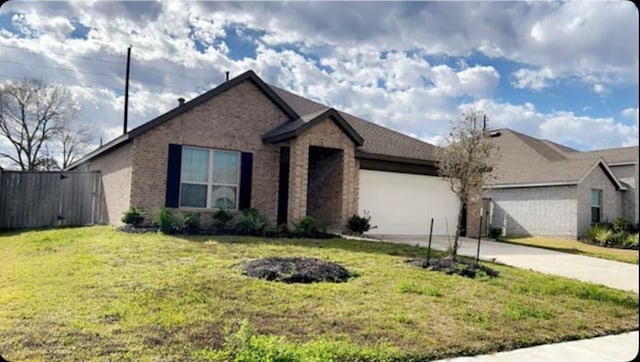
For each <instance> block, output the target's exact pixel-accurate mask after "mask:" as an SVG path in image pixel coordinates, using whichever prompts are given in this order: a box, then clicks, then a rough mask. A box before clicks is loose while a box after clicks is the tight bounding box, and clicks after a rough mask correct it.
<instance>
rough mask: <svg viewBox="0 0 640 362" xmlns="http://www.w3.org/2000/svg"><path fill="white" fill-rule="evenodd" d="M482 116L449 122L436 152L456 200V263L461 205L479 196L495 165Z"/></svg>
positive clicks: (469, 115) (453, 255)
mask: <svg viewBox="0 0 640 362" xmlns="http://www.w3.org/2000/svg"><path fill="white" fill-rule="evenodd" d="M484 118H485V115H484V113H482V112H480V111H477V110H472V111H469V112H467V113H465V114H462V115H461V117H459V118H458V120H456V121H455V122H453V121H452V122H451V123H452V127H451V130H450V131H449V134H448V136H447V137H446V138H445V144H444V146H443V147H441V148H440V149H439V150H438V160H439V172H440V175H441V176H444V177H446V178H447V179H448V180H449V186H450V187H451V190H452V191H453V192H454V193H455V194H456V196H457V197H458V201H459V204H460V208H459V210H458V222H457V226H456V233H455V236H454V239H453V244H452V245H451V246H450V253H451V258H452V260H453V262H455V261H456V257H457V252H458V247H459V245H460V243H459V240H460V233H461V231H462V228H463V225H462V221H463V211H464V206H465V205H467V204H468V202H469V201H470V200H473V199H475V198H477V197H481V196H482V186H483V182H484V180H485V179H486V177H487V176H486V175H487V173H488V171H490V170H491V169H492V167H493V165H494V163H495V155H494V153H495V152H494V148H495V145H494V144H492V143H491V142H489V140H488V138H489V137H488V133H487V131H486V130H485V127H484V126H483V120H484Z"/></svg>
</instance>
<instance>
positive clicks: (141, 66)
mask: <svg viewBox="0 0 640 362" xmlns="http://www.w3.org/2000/svg"><path fill="white" fill-rule="evenodd" d="M0 47H3V48H13V49H20V50H26V51H30V52H32V50H31V49H29V48H23V47H18V46H13V45H2V44H0ZM48 52H49V53H52V54H58V55H63V56H69V57H74V58H82V59H87V60H91V61H96V62H102V63H108V64H117V65H123V64H124V63H123V62H116V61H110V60H104V59H97V58H92V57H87V56H82V55H72V54H66V53H59V52H53V51H48ZM38 54H42V53H38ZM133 60H134V61H135V59H133ZM0 62H11V63H14V64H23V63H16V62H12V61H6V60H0ZM134 64H135V67H136V68H142V69H148V70H152V71H155V72H158V73H163V74H170V75H174V76H176V77H180V78H185V79H191V80H195V81H202V79H197V78H193V77H189V76H186V75H184V74H182V73H175V72H170V71H166V70H161V69H157V68H153V67H149V66H146V65H141V64H139V63H137V62H134ZM24 65H30V64H24ZM35 66H37V67H43V68H44V67H45V66H43V65H35ZM52 69H59V70H66V71H71V69H68V68H66V69H65V68H59V67H55V68H53V67H52ZM74 72H79V73H86V74H94V75H103V76H106V75H107V74H104V73H102V74H98V73H93V72H83V71H76V70H74ZM109 76H112V75H109Z"/></svg>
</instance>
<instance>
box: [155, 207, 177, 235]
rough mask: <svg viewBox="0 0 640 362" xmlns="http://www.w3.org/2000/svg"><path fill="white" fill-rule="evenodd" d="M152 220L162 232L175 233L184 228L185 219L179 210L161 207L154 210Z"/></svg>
mask: <svg viewBox="0 0 640 362" xmlns="http://www.w3.org/2000/svg"><path fill="white" fill-rule="evenodd" d="M153 220H154V221H155V223H156V224H157V225H158V228H159V229H160V231H161V232H162V233H164V234H176V233H179V232H182V230H184V225H185V220H184V216H183V215H182V213H180V212H176V211H173V210H169V209H166V208H162V209H160V210H158V211H157V212H156V214H155V216H154V218H153Z"/></svg>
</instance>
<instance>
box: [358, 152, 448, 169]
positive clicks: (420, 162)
mask: <svg viewBox="0 0 640 362" xmlns="http://www.w3.org/2000/svg"><path fill="white" fill-rule="evenodd" d="M355 156H356V158H361V159H367V160H378V161H389V162H397V163H411V164H415V165H423V166H438V161H435V160H421V159H417V158H409V157H400V156H390V155H383V154H379V153H370V152H365V151H361V150H356V155H355Z"/></svg>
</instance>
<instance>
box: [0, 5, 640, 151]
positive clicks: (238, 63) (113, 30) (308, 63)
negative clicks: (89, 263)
mask: <svg viewBox="0 0 640 362" xmlns="http://www.w3.org/2000/svg"><path fill="white" fill-rule="evenodd" d="M638 28H639V25H638V10H637V9H636V7H635V6H634V5H633V4H632V3H631V2H627V1H609V2H603V1H590V2H541V1H540V2H538V1H533V2H473V3H467V2H357V3H350V2H250V3H248V2H180V1H166V2H165V1H161V2H160V1H156V2H101V1H95V2H90V3H85V2H40V3H36V2H21V1H11V2H9V3H5V4H3V5H2V7H1V8H0V82H5V81H11V80H15V79H20V78H23V77H35V78H40V79H43V80H44V81H47V82H58V83H61V84H64V85H65V86H67V87H69V89H70V90H71V92H72V93H73V95H74V99H75V100H76V102H77V103H78V105H79V106H80V107H81V112H80V114H79V119H78V121H79V122H82V123H83V124H86V126H87V127H90V128H91V129H93V130H95V132H94V133H95V135H96V139H95V143H96V144H97V143H98V142H99V139H100V138H102V139H103V141H104V142H106V141H108V140H109V139H111V138H113V137H116V136H118V135H119V134H120V133H121V131H122V125H121V124H122V107H123V103H124V101H123V89H124V82H123V78H124V70H125V55H126V49H127V47H128V46H129V45H132V67H131V70H132V73H131V80H132V85H131V90H130V103H129V104H130V110H129V124H130V126H131V127H135V126H137V125H140V124H142V123H143V122H146V121H148V120H150V119H152V118H153V117H155V116H157V115H159V114H161V113H163V112H165V111H167V110H169V109H171V108H173V107H175V106H176V105H177V98H179V97H184V98H186V99H187V100H188V99H191V98H193V97H195V96H197V95H198V94H200V93H202V92H205V91H206V90H208V89H211V88H213V87H215V86H216V85H218V84H220V83H221V82H222V81H223V80H224V73H225V72H226V71H229V72H230V73H231V76H232V77H233V76H234V75H238V74H240V73H242V72H244V71H246V70H248V69H253V70H254V71H255V72H256V73H258V75H260V76H261V77H262V78H263V79H264V80H265V81H267V82H268V83H271V84H274V85H276V86H280V87H283V88H286V89H288V90H290V91H293V92H295V93H298V94H300V95H302V96H305V97H308V98H311V99H313V100H316V101H319V102H321V103H324V104H326V105H328V106H332V107H335V108H337V109H340V110H343V111H346V112H349V113H352V114H354V115H357V116H359V117H362V118H365V119H367V120H370V121H372V122H376V123H378V124H381V125H383V126H386V127H389V128H392V129H394V130H397V131H400V132H403V133H406V134H409V135H412V136H414V137H418V138H420V139H423V140H425V141H427V142H432V143H436V144H437V143H439V142H441V141H442V137H443V135H445V134H446V132H447V129H448V127H449V120H451V119H455V118H456V117H458V116H459V115H460V113H461V112H463V111H465V110H467V109H471V108H474V109H479V110H483V111H484V112H486V114H487V115H488V117H489V125H490V126H491V127H492V128H503V127H508V128H511V129H514V130H516V131H520V132H524V133H526V134H529V135H532V136H535V137H541V138H547V139H550V140H553V141H556V142H559V143H563V144H566V145H569V146H571V147H574V148H577V149H581V150H589V149H599V148H609V147H621V146H630V145H637V144H638ZM0 147H3V142H2V141H0Z"/></svg>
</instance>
